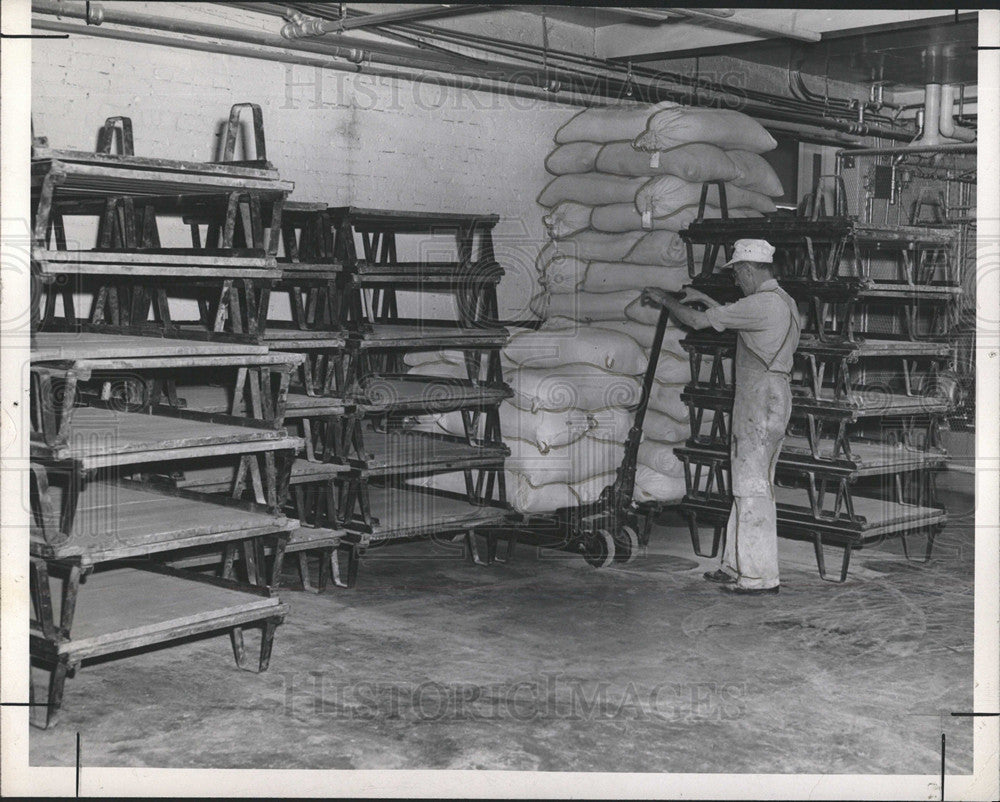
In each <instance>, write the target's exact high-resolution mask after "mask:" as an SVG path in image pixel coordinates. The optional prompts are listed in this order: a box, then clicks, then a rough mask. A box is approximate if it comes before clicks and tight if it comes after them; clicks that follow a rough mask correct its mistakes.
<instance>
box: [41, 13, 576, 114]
mask: <svg viewBox="0 0 1000 802" xmlns="http://www.w3.org/2000/svg"><path fill="white" fill-rule="evenodd" d="M32 27H33V28H38V29H39V30H43V31H53V32H56V33H68V34H71V35H82V36H95V37H98V38H103V39H115V40H119V41H125V42H137V43H140V44H151V45H163V46H165V47H176V48H180V49H183V50H194V51H198V52H203V53H214V54H220V53H221V54H225V55H230V56H239V57H241V58H252V59H259V60H263V61H275V62H279V63H282V64H298V65H302V66H306V67H319V68H321V69H325V70H335V71H338V72H348V73H352V74H357V72H358V68H357V66H356V65H354V64H350V63H347V62H344V61H336V60H334V57H330V56H313V55H310V54H308V53H290V52H288V49H287V48H285V49H282V50H276V49H267V48H265V47H257V46H253V45H244V44H239V43H229V42H214V41H198V40H195V39H182V38H180V37H177V36H170V35H164V34H158V33H147V32H143V31H133V30H124V29H121V28H94V27H87V26H84V25H76V24H71V23H66V22H58V21H56V20H47V19H40V20H33V21H32ZM364 74H365V75H373V76H376V77H384V78H392V79H394V80H407V81H419V80H420V79H421V77H422V76H421V75H417V74H414V73H407V72H404V71H403V70H399V69H390V68H382V67H369V66H366V67H365V72H364ZM433 78H434V83H435V85H437V86H449V87H454V88H457V89H467V90H473V91H480V92H494V93H496V94H501V95H507V96H512V97H523V98H529V99H533V100H545V101H549V102H551V101H552V94H551V92H549V91H548V90H546V89H544V88H536V87H532V86H524V85H521V86H520V87H518V86H516V85H514V84H511V83H509V82H506V81H490V80H488V79H484V78H475V77H466V76H449V75H444V74H441V75H438V74H434V75H433ZM559 102H560V103H565V104H567V105H572V106H581V107H590V106H592V105H593V98H592V97H590V96H587V95H579V96H573V95H565V94H560V97H559Z"/></svg>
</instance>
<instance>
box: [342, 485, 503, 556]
mask: <svg viewBox="0 0 1000 802" xmlns="http://www.w3.org/2000/svg"><path fill="white" fill-rule="evenodd" d="M368 493H369V499H370V504H371V510H372V515H373V516H374V518H373V526H371V527H370V531H365V530H366V529H368V527H366V526H365V524H364V522H363V521H361V520H358V519H353V520H351V521H349V522H348V524H347V529H348V531H347V532H346V533H345V535H344V538H343V539H344V542H346V543H353V544H357V545H361V546H367V545H370V544H372V543H376V542H384V541H389V540H399V539H404V538H412V537H420V536H427V535H443V534H445V533H447V532H459V531H470V530H474V529H476V528H478V527H482V526H490V525H495V524H499V523H501V522H503V521H505V520H506V519H507V517H508V516H509V515H510V510H509V509H508V508H507V507H506V505H498V504H492V503H484V504H471V503H470V502H468V501H467V500H466V499H465V498H464V497H461V496H458V495H456V494H453V493H445V492H443V491H430V490H423V489H417V488H412V489H410V488H402V487H393V488H391V489H390V488H384V487H370V488H369V490H368Z"/></svg>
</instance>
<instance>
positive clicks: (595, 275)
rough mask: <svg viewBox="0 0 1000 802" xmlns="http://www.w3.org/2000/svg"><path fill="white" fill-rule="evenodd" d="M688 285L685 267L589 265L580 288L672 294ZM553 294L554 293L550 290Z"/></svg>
mask: <svg viewBox="0 0 1000 802" xmlns="http://www.w3.org/2000/svg"><path fill="white" fill-rule="evenodd" d="M690 281H691V279H690V277H689V276H688V271H687V266H686V265H684V266H682V265H672V266H671V265H636V264H631V263H629V262H591V263H590V264H588V265H587V269H586V274H585V276H584V279H583V283H582V285H581V287H580V289H582V290H583V291H585V292H595V293H608V292H621V291H622V290H639V291H641V290H642V288H643V287H661V288H663V289H665V290H669V291H671V292H674V291H677V290H679V289H680V288H681V287H683V286H684V285H685V284H688V283H689V282H690ZM552 292H556V290H555V289H552Z"/></svg>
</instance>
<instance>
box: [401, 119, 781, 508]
mask: <svg viewBox="0 0 1000 802" xmlns="http://www.w3.org/2000/svg"><path fill="white" fill-rule="evenodd" d="M555 141H556V144H557V147H556V149H555V150H554V151H553V152H552V153H551V154H550V155H549V157H548V159H547V160H546V163H545V166H546V169H547V170H548V172H549V173H552V174H554V175H555V176H556V177H555V178H554V179H553V180H552V181H551V182H550V183H549V184H548V186H546V187H545V189H544V190H543V191H542V193H541V195H540V196H539V198H538V202H539V204H541V205H542V206H544V207H547V209H548V213H547V214H546V216H545V217H544V222H545V225H546V228H547V229H548V232H549V236H550V238H551V242H549V243H548V244H546V245H545V247H544V248H543V249H542V251H541V253H540V254H539V257H538V262H537V266H538V271H539V274H540V275H539V282H540V284H541V287H542V292H541V293H539V294H538V295H537V296H536V297H535V298H534V300H533V301H532V311H533V312H534V313H535V314H536V315H537V316H538V317H539V318H541V319H542V321H543V322H542V324H541V327H540V328H539V329H538V330H537V331H536V330H534V329H523V330H515V332H514V333H513V335H512V336H511V338H510V341H509V343H508V345H507V346H506V348H505V349H504V351H503V355H502V356H503V360H504V378H505V380H506V381H507V383H508V384H510V386H511V387H512V389H513V391H514V396H513V398H512V399H511V400H510V401H509V402H506V403H504V405H503V406H502V407H501V426H502V431H503V435H504V441H505V442H506V443H507V444H508V446H509V447H510V449H511V457H510V458H509V459H508V460H507V488H508V496H509V500H510V502H511V504H512V505H513V506H514V508H515V509H517V510H518V511H520V512H526V513H528V512H545V511H550V510H555V509H558V508H561V507H568V506H575V505H579V504H586V503H589V502H591V501H595V500H596V499H597V498H598V497H599V496H600V494H601V491H602V490H603V489H604V488H605V487H606V486H608V485H610V484H612V483H613V482H614V480H615V475H616V469H617V468H618V466H619V465H620V464H621V461H622V457H623V454H624V452H623V445H624V442H625V437H626V435H627V434H628V431H629V429H630V427H631V424H632V412H631V410H632V408H634V406H635V405H636V404H637V403H638V401H639V398H640V394H641V385H640V382H641V377H642V374H643V373H644V371H645V369H646V365H647V363H648V360H649V356H650V353H649V348H650V346H651V344H652V340H653V332H654V329H655V323H656V320H657V318H658V316H659V310H658V309H655V308H651V307H646V306H642V304H641V302H640V300H639V295H640V293H641V290H642V288H643V287H646V286H656V287H663V288H665V289H668V290H678V289H680V288H681V287H682V286H683V285H684V284H686V283H688V281H689V277H688V271H687V259H686V250H685V246H684V243H683V241H682V240H681V238H680V236H679V235H678V232H679V231H681V230H682V229H684V228H686V227H687V226H688V225H689V224H690V223H691V222H692V221H693V220H694V219H695V218H696V217H697V213H698V201H699V198H700V195H701V189H702V182H704V181H713V180H718V181H725V182H726V192H727V201H728V211H729V214H730V216H732V217H753V216H758V217H759V216H762V215H763V213H765V212H773V211H774V210H775V206H774V203H773V202H772V200H771V197H773V196H779V195H781V194H782V187H781V182H780V181H779V180H778V177H777V175H776V174H775V173H774V170H773V169H772V168H771V167H770V165H769V164H768V163H767V162H766V161H765V160H764V159H763V158H762V157H761V156H760V155H759V154H760V153H763V152H766V151H768V150H771V149H773V148H774V147H775V146H776V143H775V141H774V139H773V138H772V137H771V135H770V134H768V133H767V131H765V130H764V128H763V127H762V126H761V125H760V124H759V123H757V122H756V121H755V120H753V119H751V118H750V117H747V116H746V115H744V114H741V113H739V112H736V111H730V110H717V109H701V108H693V107H685V106H679V105H677V104H674V103H669V102H666V103H659V104H655V105H649V104H644V105H639V104H630V105H628V106H614V107H603V108H591V109H587V110H585V111H583V112H581V113H579V114H577V115H576V116H575V117H573V118H572V119H571V120H569V122H567V123H566V124H565V125H563V126H562V128H560V129H559V131H558V132H557V133H556V135H555ZM716 198H717V194H716V192H715V190H714V189H712V190H710V192H709V204H713V203H714V202H716ZM720 216H721V212H720V210H719V208H718V206H715V205H710V206H709V207H708V208H707V210H706V217H720ZM695 258H696V259H698V260H700V258H701V253H700V251H696V253H695ZM684 335H685V332H684V331H683V330H680V329H678V328H676V327H675V326H673V325H671V326H670V327H668V329H667V332H666V336H665V338H664V345H663V350H662V352H661V354H660V359H659V364H658V368H657V371H656V382H655V383H654V386H653V390H652V394H651V397H650V403H649V408H648V411H647V413H646V419H645V425H644V427H643V429H644V436H643V441H642V444H641V446H640V449H639V461H638V467H637V472H636V493H635V498H636V500H637V501H675V500H679V499H680V498H682V497H683V495H684V478H683V467H682V465H681V463H680V462H679V461H678V460H677V458H676V457H675V456H674V453H673V449H674V446H676V445H678V444H681V443H683V442H684V441H685V440H686V439H687V437H688V436H689V433H690V429H689V423H688V410H687V407H686V406H685V405H684V404H683V403H682V402H681V399H680V393H681V390H682V389H683V387H684V385H685V384H687V383H688V381H690V377H691V376H690V367H689V363H688V360H687V356H686V355H685V352H684V351H683V349H682V348H681V347H680V340H681V339H682V338H683V337H684ZM435 362H436V364H423V365H415V366H414V367H413V370H414V371H415V372H417V373H422V372H426V373H429V374H439V373H441V372H442V369H446V368H447V365H446V364H445V363H448V362H453V365H454V368H455V370H456V371H461V370H464V368H463V367H462V360H461V357H460V355H459V354H454V355H452V354H447V353H442V354H438V355H437V356H436V357H435ZM709 367H710V366H708V365H705V366H703V368H702V369H703V370H708V368H709ZM728 369H729V366H727V370H728ZM456 375H458V373H457V372H456ZM450 417H451V416H441V417H440V418H439V419H438V420H437V421H436V422H433V423H432V422H431V421H425V422H424V424H423V425H425V426H428V427H429V428H435V426H436V427H438V429H439V430H441V429H444V430H446V431H450V430H452V429H455V428H456V427H457V426H460V421H457V420H451V419H450ZM709 422H710V421H707V420H706V423H709ZM459 431H461V430H460V429H459Z"/></svg>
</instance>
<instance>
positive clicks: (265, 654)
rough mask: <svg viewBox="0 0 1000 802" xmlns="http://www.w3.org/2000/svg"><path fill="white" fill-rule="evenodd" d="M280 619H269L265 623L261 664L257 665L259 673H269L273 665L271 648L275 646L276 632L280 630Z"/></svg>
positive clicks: (261, 637)
mask: <svg viewBox="0 0 1000 802" xmlns="http://www.w3.org/2000/svg"><path fill="white" fill-rule="evenodd" d="M278 623H279V622H278V619H276V618H268V619H267V620H266V621H265V622H264V629H263V631H262V632H261V634H260V662H259V663H258V664H257V671H258V673H263V672H265V671H267V667H268V666H269V665H270V664H271V648H272V647H273V646H274V630H275V629H277V628H278Z"/></svg>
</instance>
